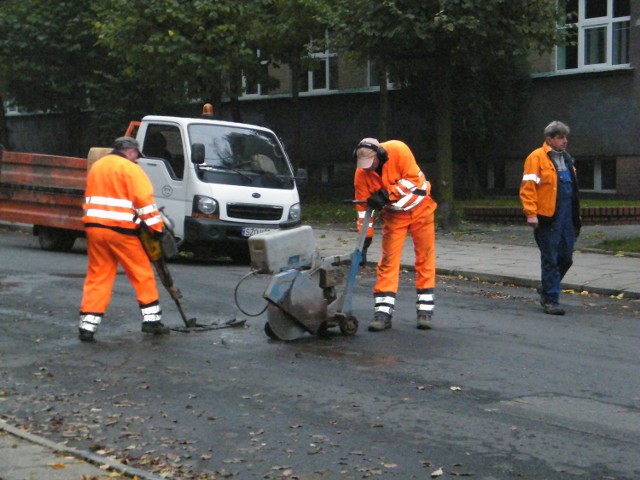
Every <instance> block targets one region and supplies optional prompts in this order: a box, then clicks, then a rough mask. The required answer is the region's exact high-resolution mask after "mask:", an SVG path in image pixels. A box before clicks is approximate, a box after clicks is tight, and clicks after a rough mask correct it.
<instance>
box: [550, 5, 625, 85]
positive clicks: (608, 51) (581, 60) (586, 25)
mask: <svg viewBox="0 0 640 480" xmlns="http://www.w3.org/2000/svg"><path fill="white" fill-rule="evenodd" d="M587 1H589V0H578V21H577V22H576V23H573V24H567V25H566V26H565V27H564V28H568V27H571V28H575V29H577V32H578V49H577V56H578V65H577V67H575V68H562V67H561V66H560V58H561V55H562V50H563V49H564V47H556V55H555V60H556V71H557V72H559V73H579V72H591V71H602V70H615V69H626V68H630V64H629V62H627V63H620V64H614V63H613V53H614V52H613V26H614V24H616V23H620V22H628V24H629V25H628V28H629V29H631V16H630V15H627V16H622V17H613V2H614V0H606V1H607V15H606V16H603V17H597V18H585V13H586V2H587ZM595 28H604V29H605V38H604V41H605V52H604V57H605V58H604V61H603V62H600V63H586V62H585V56H586V53H587V52H586V50H585V48H586V44H587V37H586V34H587V32H588V31H589V30H592V29H595ZM629 42H630V40H629ZM629 42H628V43H627V56H628V55H629V54H628V48H629Z"/></svg>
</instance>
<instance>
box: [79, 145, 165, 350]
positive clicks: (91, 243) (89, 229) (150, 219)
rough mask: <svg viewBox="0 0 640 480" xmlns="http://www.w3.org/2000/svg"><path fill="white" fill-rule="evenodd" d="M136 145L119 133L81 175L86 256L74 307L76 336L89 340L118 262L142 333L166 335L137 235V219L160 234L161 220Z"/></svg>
mask: <svg viewBox="0 0 640 480" xmlns="http://www.w3.org/2000/svg"><path fill="white" fill-rule="evenodd" d="M139 157H140V146H139V144H138V142H137V141H136V140H135V139H134V138H131V137H120V138H118V139H116V141H115V143H114V150H113V151H112V152H111V153H110V154H109V155H106V156H105V157H103V158H101V159H100V160H98V161H97V162H96V163H95V164H94V165H93V166H92V167H91V169H90V170H89V173H88V175H87V188H86V191H85V203H84V217H82V221H83V222H84V226H85V232H86V236H87V255H88V257H89V262H88V267H87V277H86V279H85V283H84V289H83V294H82V303H81V306H80V326H79V336H80V340H82V341H85V342H91V341H93V340H94V338H93V337H94V334H95V332H96V331H97V329H98V326H99V325H100V322H101V321H102V318H103V317H104V313H105V311H106V309H107V305H108V304H109V300H110V298H111V291H112V288H113V283H114V281H115V278H116V272H117V268H118V264H120V265H122V268H123V269H124V271H125V273H126V275H127V278H128V279H129V281H130V282H131V284H132V285H133V288H134V289H135V291H136V295H137V298H138V304H139V305H140V312H141V313H142V331H143V332H145V333H153V334H156V335H159V334H167V333H169V328H167V327H165V326H164V325H163V324H162V322H161V321H160V320H161V319H162V309H161V308H160V303H159V301H158V289H157V287H156V280H155V277H154V274H153V269H152V267H151V262H150V261H149V258H148V257H147V254H146V253H145V251H144V249H143V247H142V244H141V243H140V240H139V238H138V230H139V229H140V226H141V225H140V224H141V222H144V223H145V224H146V226H147V227H148V228H149V229H150V230H151V231H152V232H154V233H155V234H158V235H161V234H162V231H163V228H164V224H163V222H162V218H161V217H160V212H159V211H158V207H157V206H156V204H155V201H154V198H153V186H152V185H151V181H150V180H149V177H147V174H146V173H144V171H143V170H142V168H140V167H139V166H138V164H137V162H136V160H137V159H138V158H139Z"/></svg>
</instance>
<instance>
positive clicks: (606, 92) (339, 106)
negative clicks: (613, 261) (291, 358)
mask: <svg viewBox="0 0 640 480" xmlns="http://www.w3.org/2000/svg"><path fill="white" fill-rule="evenodd" d="M562 4H563V5H564V8H566V10H567V13H569V18H570V22H571V23H570V24H569V25H567V28H569V29H570V31H571V39H572V42H571V43H570V44H568V45H567V46H565V47H558V48H556V49H555V50H554V51H553V52H552V53H550V54H548V55H545V56H543V57H532V58H531V66H532V71H533V78H532V87H533V88H532V89H531V94H530V97H529V98H528V101H527V102H526V104H524V105H523V106H522V110H521V115H520V116H519V119H518V120H517V121H516V122H515V123H514V124H513V125H512V126H511V131H509V132H505V133H504V135H501V136H500V138H501V140H500V141H499V142H498V143H496V144H495V145H494V146H492V148H491V151H490V152H476V153H475V155H477V156H478V158H481V159H482V165H483V172H482V178H481V181H482V188H483V190H484V191H485V192H487V193H495V194H504V193H508V194H512V193H513V192H515V191H517V189H518V187H519V184H520V180H521V176H522V166H523V161H524V158H525V157H526V156H527V155H528V153H529V152H531V151H532V150H533V149H535V148H537V147H538V146H540V145H541V144H542V141H543V133H542V132H543V130H544V127H545V126H546V125H547V124H548V123H549V122H550V121H552V120H561V121H563V122H565V123H567V124H568V125H569V126H570V127H571V130H572V133H571V136H570V139H569V151H570V153H571V154H572V155H573V156H574V157H576V159H577V167H578V174H579V178H580V183H581V189H582V190H583V191H585V192H588V193H593V194H594V195H596V194H603V195H615V196H618V197H621V198H634V199H639V198H640V188H638V186H639V185H640V74H639V73H638V71H637V65H639V64H640V1H637V0H563V2H562ZM311 56H312V59H313V62H312V63H313V66H312V68H310V69H309V70H308V71H305V72H303V74H302V75H300V76H299V77H298V78H296V79H292V78H291V72H290V71H289V69H288V68H287V66H286V65H284V66H282V67H280V68H279V69H277V70H271V71H270V74H271V75H273V76H274V77H275V78H276V79H277V80H278V82H277V83H278V86H277V87H276V88H272V89H270V90H269V91H266V90H265V89H263V88H262V86H261V85H260V84H257V83H255V82H251V81H250V80H248V79H244V88H245V94H244V95H243V96H242V98H241V102H240V105H241V108H240V111H241V115H242V121H244V122H247V123H254V124H258V125H264V126H267V127H269V128H272V129H273V130H274V131H275V132H277V133H278V134H279V135H280V137H281V138H282V139H283V141H284V143H285V145H286V146H287V147H289V151H290V153H291V152H292V150H294V149H292V148H291V147H292V146H293V145H294V144H295V141H296V139H297V138H299V140H300V142H299V143H300V145H299V147H300V148H298V149H295V151H297V152H300V153H299V154H297V155H296V156H294V158H292V160H293V163H294V166H296V167H306V168H307V169H308V170H309V177H310V182H311V183H316V184H326V183H332V184H344V185H349V184H350V183H351V181H352V178H353V170H354V168H355V165H354V162H353V161H352V152H353V147H354V146H355V144H356V143H357V142H358V141H359V140H360V139H362V138H364V137H369V136H377V135H379V133H378V132H379V125H380V122H379V113H380V111H381V107H380V101H381V96H380V94H379V92H380V85H379V78H380V76H379V74H378V73H379V70H378V69H377V68H376V66H375V65H373V64H370V63H369V64H356V63H354V62H353V61H351V60H350V59H349V57H348V56H346V55H340V54H338V53H337V52H336V51H332V50H331V48H328V49H327V50H326V51H324V52H316V53H313V54H312V55H311ZM293 81H295V82H297V84H298V88H299V91H300V99H299V105H300V109H299V114H296V111H295V110H294V108H293V102H292V98H291V91H292V82H293ZM387 88H388V92H389V95H388V107H389V110H388V118H387V129H386V130H387V135H386V137H387V138H397V139H401V140H404V141H406V142H407V143H408V144H409V145H411V148H412V150H413V151H414V152H415V154H416V158H417V160H418V162H419V163H420V165H421V167H422V168H423V170H424V171H425V173H426V175H427V177H428V178H430V179H435V178H437V168H436V159H435V148H434V147H435V146H434V142H433V138H434V133H433V124H434V122H433V117H432V113H431V112H429V111H425V109H424V108H423V107H421V106H419V105H417V104H416V102H414V101H412V98H411V96H410V94H408V93H407V92H406V91H404V90H402V89H398V88H395V85H394V84H393V83H390V82H387ZM154 113H155V112H154ZM45 117H46V116H38V115H35V116H20V115H17V114H15V113H14V112H8V116H7V123H8V126H9V131H10V133H11V138H10V140H11V142H10V144H11V145H12V148H14V149H16V150H21V149H22V150H31V151H45V152H47V153H60V154H68V152H66V150H67V148H66V147H65V145H64V144H60V143H61V139H62V138H64V134H62V133H61V132H60V129H63V127H64V123H65V122H64V118H62V117H55V118H51V117H49V118H48V119H46V118H45ZM218 117H219V118H222V119H231V106H230V104H228V103H223V105H222V106H221V108H220V109H219V112H218ZM49 124H50V125H49ZM47 125H49V127H51V128H49V127H47ZM34 129H37V131H34ZM43 132H51V133H50V134H49V135H48V136H45V135H43ZM91 132H92V128H91V126H90V122H87V123H86V128H85V129H84V131H83V132H82V134H83V138H87V142H88V145H91V141H90V136H91ZM49 137H51V138H49ZM36 138H37V139H38V144H36V145H33V144H32V143H33V142H34V139H36ZM56 142H57V144H56ZM49 144H51V145H53V148H52V146H51V145H49ZM454 163H455V164H456V165H457V168H459V170H460V172H459V173H460V175H464V173H465V172H464V170H463V168H464V167H463V166H462V165H463V159H459V158H454ZM436 194H437V192H436Z"/></svg>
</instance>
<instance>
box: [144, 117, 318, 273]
mask: <svg viewBox="0 0 640 480" xmlns="http://www.w3.org/2000/svg"><path fill="white" fill-rule="evenodd" d="M135 136H136V138H137V140H138V142H139V143H140V146H141V149H142V157H141V158H140V159H139V160H138V164H139V165H140V166H141V167H142V169H143V170H144V171H145V172H146V173H147V175H148V176H149V178H150V180H151V182H152V184H153V187H154V193H155V197H156V203H157V205H158V207H160V208H164V212H165V213H166V214H168V216H169V217H170V218H171V219H172V220H173V222H174V235H175V236H176V238H177V240H178V245H179V247H181V248H189V249H193V250H197V251H208V252H209V253H226V254H228V255H230V256H231V257H232V258H233V259H234V260H236V261H242V262H246V261H248V260H249V248H248V238H249V237H251V236H252V235H255V234H257V233H263V232H266V231H269V230H276V229H283V228H290V227H295V226H298V225H300V222H301V211H300V197H299V194H298V189H297V184H296V176H295V175H294V171H293V168H292V166H291V163H290V161H289V159H288V157H287V154H286V152H285V150H284V148H283V146H282V144H281V142H280V140H279V139H278V137H277V136H276V135H275V133H274V132H273V131H271V130H269V129H267V128H263V127H258V126H255V125H248V124H242V123H233V122H225V121H220V120H209V119H204V118H203V119H196V118H182V117H168V116H156V115H149V116H146V117H144V118H143V119H142V121H141V122H140V124H139V126H138V129H137V133H136V134H135ZM297 179H298V181H300V180H302V181H304V180H306V172H304V170H300V171H299V172H298V177H297Z"/></svg>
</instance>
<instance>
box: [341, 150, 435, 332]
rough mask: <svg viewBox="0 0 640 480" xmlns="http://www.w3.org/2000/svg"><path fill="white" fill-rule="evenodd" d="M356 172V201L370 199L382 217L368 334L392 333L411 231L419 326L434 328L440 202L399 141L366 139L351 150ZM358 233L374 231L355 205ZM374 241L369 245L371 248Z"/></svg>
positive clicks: (361, 210)
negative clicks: (355, 163)
mask: <svg viewBox="0 0 640 480" xmlns="http://www.w3.org/2000/svg"><path fill="white" fill-rule="evenodd" d="M353 155H354V157H355V160H356V161H357V168H356V173H355V178H354V186H355V198H356V200H366V201H367V206H369V207H370V208H372V209H374V211H378V212H380V215H381V217H382V220H383V222H384V226H383V228H382V257H381V258H380V261H379V262H378V266H377V280H376V284H375V287H374V289H373V296H374V299H375V305H374V317H373V321H372V322H371V324H370V325H369V331H371V332H379V331H382V330H386V329H388V328H391V318H392V316H393V311H394V308H395V302H396V293H397V291H398V282H399V276H400V260H401V256H402V247H403V246H404V242H405V239H406V237H407V233H408V232H409V231H410V232H411V238H412V239H413V246H414V250H415V271H416V292H417V302H416V310H417V327H418V329H420V330H427V329H430V328H431V319H432V316H433V306H434V297H433V290H434V288H435V283H436V249H435V224H434V212H435V209H436V207H437V204H436V202H435V201H434V200H433V199H432V198H431V196H430V191H431V185H430V183H429V182H428V181H427V180H426V179H425V177H424V174H423V173H422V171H421V170H420V167H419V166H418V164H417V163H416V160H415V158H414V156H413V153H412V152H411V150H410V149H409V147H408V146H407V145H406V144H405V143H404V142H401V141H399V140H389V141H387V142H383V143H380V142H378V140H376V139H375V138H365V139H363V140H362V141H361V142H360V143H358V145H356V148H355V149H354V151H353ZM356 209H357V210H358V230H359V229H361V228H363V227H364V228H368V230H369V231H368V232H367V238H368V239H370V238H372V236H373V227H372V226H371V224H370V225H366V226H364V225H362V222H363V218H364V212H365V210H366V207H365V206H364V205H362V204H358V205H356ZM370 243H371V241H370V240H368V242H367V244H370Z"/></svg>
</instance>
